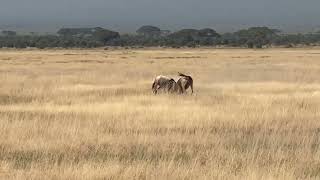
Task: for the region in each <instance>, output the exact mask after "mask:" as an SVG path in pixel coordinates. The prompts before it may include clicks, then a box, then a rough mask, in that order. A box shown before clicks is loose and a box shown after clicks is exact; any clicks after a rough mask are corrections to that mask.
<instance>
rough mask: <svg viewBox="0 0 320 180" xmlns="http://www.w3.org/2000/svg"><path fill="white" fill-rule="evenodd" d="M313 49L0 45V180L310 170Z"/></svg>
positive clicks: (305, 173) (306, 174)
mask: <svg viewBox="0 0 320 180" xmlns="http://www.w3.org/2000/svg"><path fill="white" fill-rule="evenodd" d="M319 51H320V50H319V49H296V50H291V51H288V50H285V49H272V50H262V51H253V50H212V49H194V50H190V49H181V50H173V49H163V50H162V49H153V50H112V51H110V50H109V51H103V50H45V51H12V50H6V51H4V50H2V51H1V53H0V178H1V179H306V178H314V179H318V178H320V150H319V148H320V147H319V146H320V140H319V135H320V123H319V119H320V111H319V109H320V84H319V82H320V79H319V72H320V62H319V61H318V59H319V58H320V53H319ZM175 57H185V58H175ZM188 57H190V58H188ZM193 57H194V58H193ZM195 57H196V58H195ZM178 71H179V72H185V73H186V74H191V75H192V76H193V77H194V79H195V89H196V92H195V94H194V95H183V96H176V95H165V94H162V95H158V96H154V95H153V94H152V92H151V82H152V80H153V78H154V77H155V76H156V75H158V74H164V75H171V76H175V74H176V72H178ZM176 78H177V77H176Z"/></svg>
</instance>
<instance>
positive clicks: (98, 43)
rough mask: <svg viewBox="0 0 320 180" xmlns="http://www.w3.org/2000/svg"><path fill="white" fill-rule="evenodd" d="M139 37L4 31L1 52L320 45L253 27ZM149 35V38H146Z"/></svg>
mask: <svg viewBox="0 0 320 180" xmlns="http://www.w3.org/2000/svg"><path fill="white" fill-rule="evenodd" d="M137 32H138V34H137V35H130V34H123V35H120V34H119V33H118V32H115V31H110V30H107V29H104V28H100V27H96V28H62V29H60V30H59V31H58V32H57V34H56V35H37V34H35V33H32V34H31V35H17V33H16V32H14V31H3V32H2V35H1V36H0V48H1V47H9V48H26V47H36V48H54V47H62V48H94V47H102V46H120V47H150V46H155V47H156V46H160V47H174V48H179V47H199V46H226V47H228V46H229V47H246V48H263V47H269V46H283V47H294V46H297V45H308V46H310V45H320V33H308V34H288V35H286V34H280V31H279V30H275V29H270V28H268V27H252V28H248V29H242V30H239V31H237V32H234V33H224V34H218V33H217V32H216V31H215V30H213V29H209V28H206V29H200V30H197V29H182V30H180V31H177V32H174V33H171V34H168V33H167V31H166V33H165V35H162V34H160V35H159V33H160V32H163V31H161V30H160V28H157V27H154V26H143V27H141V28H140V29H138V30H137ZM146 34H148V35H146Z"/></svg>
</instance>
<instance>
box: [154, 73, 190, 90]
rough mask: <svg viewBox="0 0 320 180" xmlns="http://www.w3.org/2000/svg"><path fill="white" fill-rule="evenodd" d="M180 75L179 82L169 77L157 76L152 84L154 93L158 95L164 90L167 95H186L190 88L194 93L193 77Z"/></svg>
mask: <svg viewBox="0 0 320 180" xmlns="http://www.w3.org/2000/svg"><path fill="white" fill-rule="evenodd" d="M178 74H179V76H180V79H179V80H178V81H177V82H176V81H175V80H174V79H172V78H170V77H167V76H162V75H160V76H157V77H156V78H155V80H154V81H153V84H152V91H153V93H154V94H157V93H158V91H159V90H163V91H164V92H166V93H177V94H184V93H186V92H187V89H188V88H189V87H190V88H191V93H193V79H192V77H191V76H187V75H184V74H181V73H178Z"/></svg>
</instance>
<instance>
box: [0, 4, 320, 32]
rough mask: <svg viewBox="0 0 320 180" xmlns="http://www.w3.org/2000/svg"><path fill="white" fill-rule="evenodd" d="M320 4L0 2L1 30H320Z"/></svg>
mask: <svg viewBox="0 0 320 180" xmlns="http://www.w3.org/2000/svg"><path fill="white" fill-rule="evenodd" d="M319 8H320V0H0V28H1V27H2V28H3V27H29V28H30V27H43V28H45V27H50V28H52V27H56V28H57V27H62V26H103V27H106V28H108V27H109V28H111V29H114V30H118V31H122V32H130V31H133V30H135V29H136V28H137V27H139V26H141V25H145V24H150V25H158V26H160V27H162V28H163V29H172V30H174V29H177V28H196V27H211V28H214V29H217V30H226V31H228V30H229V31H232V30H233V29H236V28H238V27H242V26H253V25H256V26H261V25H268V26H276V27H284V28H286V27H300V28H301V27H302V28H303V27H309V28H310V27H320V9H319Z"/></svg>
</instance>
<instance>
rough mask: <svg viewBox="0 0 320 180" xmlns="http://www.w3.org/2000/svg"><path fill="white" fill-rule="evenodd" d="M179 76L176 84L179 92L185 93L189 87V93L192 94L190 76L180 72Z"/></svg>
mask: <svg viewBox="0 0 320 180" xmlns="http://www.w3.org/2000/svg"><path fill="white" fill-rule="evenodd" d="M178 74H179V76H180V77H181V78H180V79H179V80H178V81H177V85H178V86H179V87H180V88H181V93H182V94H183V93H186V92H187V89H188V88H189V87H191V94H193V79H192V77H191V76H187V75H184V74H182V73H179V72H178Z"/></svg>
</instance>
